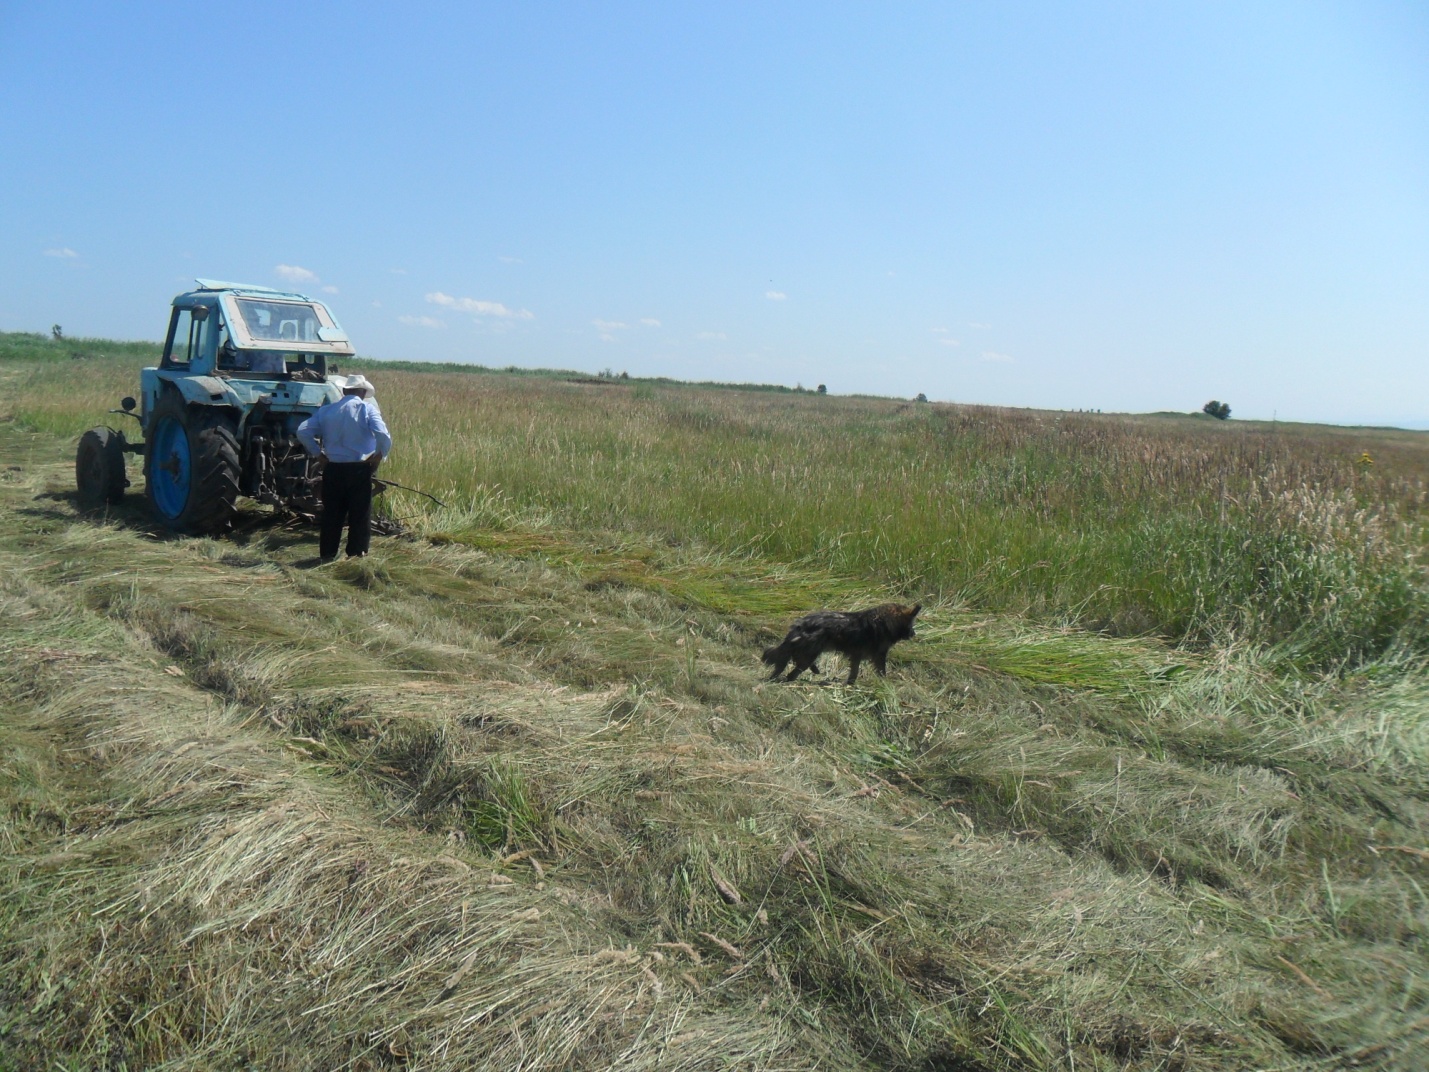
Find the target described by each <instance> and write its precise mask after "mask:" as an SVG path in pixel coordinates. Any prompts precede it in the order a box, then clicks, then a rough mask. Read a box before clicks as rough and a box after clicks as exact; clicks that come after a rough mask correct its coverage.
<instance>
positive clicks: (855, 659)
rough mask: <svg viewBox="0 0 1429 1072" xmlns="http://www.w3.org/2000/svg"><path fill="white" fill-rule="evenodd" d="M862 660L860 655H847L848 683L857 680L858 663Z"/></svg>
mask: <svg viewBox="0 0 1429 1072" xmlns="http://www.w3.org/2000/svg"><path fill="white" fill-rule="evenodd" d="M861 662H863V656H862V655H850V656H849V657H848V684H850V685H852V684H853V683H854V682H855V681H857V680H858V664H859V663H861Z"/></svg>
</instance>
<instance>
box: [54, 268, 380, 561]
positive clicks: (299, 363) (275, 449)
mask: <svg viewBox="0 0 1429 1072" xmlns="http://www.w3.org/2000/svg"><path fill="white" fill-rule="evenodd" d="M352 354H353V350H352V345H351V343H349V342H348V338H347V335H346V334H345V333H344V332H343V330H342V328H340V327H339V326H338V323H337V321H336V320H335V319H334V318H333V315H332V313H331V312H329V311H328V308H327V306H325V305H324V304H323V303H322V302H320V301H316V300H314V299H312V298H309V297H307V296H306V295H303V294H293V293H288V292H286V291H279V290H271V289H269V288H267V287H255V286H246V285H243V284H240V283H220V282H216V281H214V280H211V279H200V280H198V289H197V290H192V291H189V292H188V293H186V294H180V295H179V296H178V297H177V298H175V299H174V301H173V311H172V314H171V316H170V318H169V333H168V336H167V337H166V338H165V341H164V354H163V357H162V359H161V360H160V361H159V365H158V367H157V368H146V369H144V370H143V371H142V372H141V373H140V379H139V387H140V401H139V402H135V400H134V399H133V398H126V399H124V400H123V402H121V403H120V405H121V406H122V407H123V409H122V412H123V413H125V414H128V415H129V416H131V417H135V418H136V419H137V420H138V421H139V424H140V428H141V430H142V434H143V441H142V442H130V441H128V440H127V439H126V438H125V436H124V434H123V433H122V432H120V431H117V430H115V429H113V428H93V429H91V430H89V431H88V432H86V433H84V435H83V436H82V437H81V438H80V441H79V453H78V455H77V457H76V460H75V478H76V483H77V484H78V485H79V499H80V504H81V505H82V506H84V507H87V508H96V507H101V506H104V505H106V504H114V503H118V502H119V501H120V500H121V499H122V498H123V496H124V489H125V488H126V487H128V486H129V481H128V480H127V479H126V477H125V472H124V456H125V455H126V454H141V455H143V458H144V483H145V492H146V494H147V496H148V499H149V503H150V505H151V506H152V508H153V511H154V514H155V516H156V517H157V519H158V520H159V522H160V523H161V524H162V525H164V526H165V527H166V528H169V529H171V530H173V531H175V532H182V533H187V534H190V535H205V534H212V533H221V532H224V531H226V530H227V529H228V528H229V527H230V526H231V525H232V523H233V517H234V512H235V510H236V505H237V500H238V497H239V496H240V495H246V496H248V497H250V498H253V499H256V500H258V501H259V502H263V503H268V504H271V505H273V506H276V507H278V508H279V509H280V510H283V511H286V512H289V513H292V514H297V515H301V516H305V517H312V516H314V515H315V514H316V513H317V509H318V505H319V502H318V497H319V493H320V485H321V482H320V481H319V480H318V478H317V472H316V465H315V463H314V462H313V461H312V460H311V459H309V457H308V455H307V452H306V451H304V450H303V447H302V444H301V443H299V442H298V438H297V434H296V433H297V429H298V425H299V424H301V423H302V422H303V421H304V420H306V419H307V418H308V417H309V416H311V415H312V414H313V413H315V412H316V411H317V409H318V407H320V406H322V405H323V404H325V403H327V402H332V401H336V400H337V399H338V398H339V397H341V394H342V390H343V388H344V387H345V386H347V382H348V378H347V377H346V376H342V375H339V374H338V370H337V368H336V366H334V365H332V364H331V362H332V361H334V360H335V359H336V358H346V357H350V356H352ZM136 406H137V407H138V408H139V412H138V413H137V414H136V413H135V412H134V409H135V407H136ZM115 412H121V411H115Z"/></svg>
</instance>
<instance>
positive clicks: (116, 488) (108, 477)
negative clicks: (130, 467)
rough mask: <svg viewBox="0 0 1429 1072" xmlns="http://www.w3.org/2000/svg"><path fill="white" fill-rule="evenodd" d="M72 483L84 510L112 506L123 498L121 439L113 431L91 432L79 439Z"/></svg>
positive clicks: (126, 485)
mask: <svg viewBox="0 0 1429 1072" xmlns="http://www.w3.org/2000/svg"><path fill="white" fill-rule="evenodd" d="M74 482H75V485H76V486H77V487H78V488H79V505H80V507H81V508H82V509H85V510H97V509H99V508H100V507H101V506H113V505H115V504H116V503H118V502H119V501H120V500H122V499H123V498H124V489H125V488H127V487H128V486H129V481H128V480H126V479H125V478H124V436H123V434H122V433H120V432H116V431H115V430H114V429H113V428H91V429H90V430H89V431H87V432H85V433H84V435H82V436H80V437H79V450H78V451H77V452H76V453H75V457H74Z"/></svg>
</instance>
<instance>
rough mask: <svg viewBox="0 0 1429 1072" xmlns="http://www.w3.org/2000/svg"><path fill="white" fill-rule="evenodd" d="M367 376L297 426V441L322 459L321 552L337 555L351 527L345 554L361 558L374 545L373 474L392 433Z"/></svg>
mask: <svg viewBox="0 0 1429 1072" xmlns="http://www.w3.org/2000/svg"><path fill="white" fill-rule="evenodd" d="M371 391H372V384H371V383H369V382H368V380H367V377H366V376H349V377H348V378H347V386H346V387H344V388H343V391H342V397H341V398H340V399H338V400H337V401H336V402H329V403H328V404H327V405H325V406H323V408H322V409H320V410H318V411H317V412H316V413H314V414H313V415H312V416H311V417H309V418H308V419H307V420H305V421H304V422H303V423H302V424H301V425H299V426H298V439H299V440H300V441H301V442H302V444H303V447H304V449H305V450H307V452H308V453H309V454H311V455H314V456H316V457H318V458H319V459H320V461H319V464H320V465H321V466H322V475H323V510H322V517H321V518H320V519H319V522H318V533H319V535H318V555H319V557H320V558H321V559H322V561H324V562H331V561H332V560H333V559H334V558H336V557H337V549H338V545H339V544H340V543H341V542H342V529H343V526H344V525H346V526H347V555H348V557H349V558H361V557H362V556H363V555H365V554H367V549H368V547H369V546H370V545H371V543H372V476H373V474H374V473H376V472H377V467H378V466H379V465H380V464H382V459H383V458H385V457H386V456H387V455H388V454H390V453H391V451H392V436H391V435H390V434H389V433H388V431H387V424H386V422H385V421H383V420H382V411H381V410H380V409H378V408H377V402H376V400H375V399H370V398H366V397H364V396H365V395H367V394H369V393H370V392H371Z"/></svg>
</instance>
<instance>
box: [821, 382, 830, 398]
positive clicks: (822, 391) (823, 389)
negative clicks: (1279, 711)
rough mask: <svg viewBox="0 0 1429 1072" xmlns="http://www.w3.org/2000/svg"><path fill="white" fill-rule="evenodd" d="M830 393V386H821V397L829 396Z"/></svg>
mask: <svg viewBox="0 0 1429 1072" xmlns="http://www.w3.org/2000/svg"><path fill="white" fill-rule="evenodd" d="M828 393H829V388H828V386H827V385H826V384H822V383H821V384H819V394H821V395H826V394H828Z"/></svg>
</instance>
